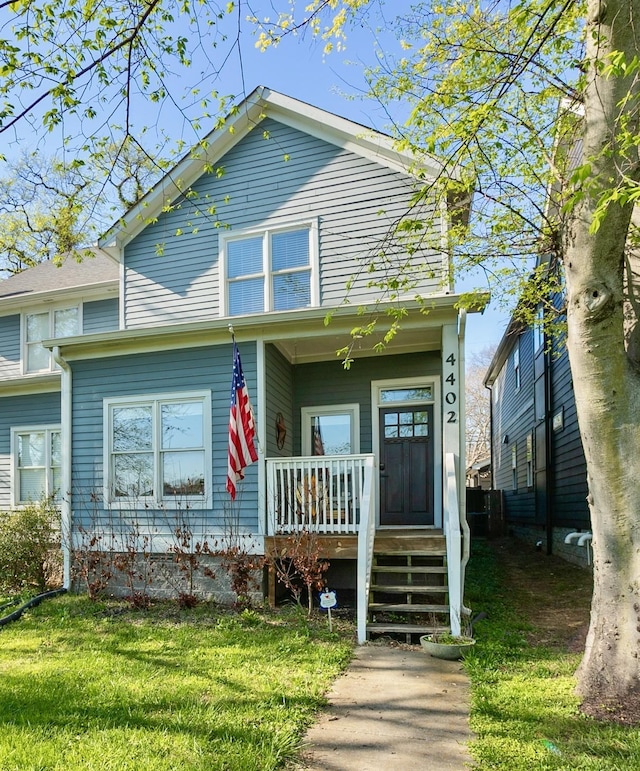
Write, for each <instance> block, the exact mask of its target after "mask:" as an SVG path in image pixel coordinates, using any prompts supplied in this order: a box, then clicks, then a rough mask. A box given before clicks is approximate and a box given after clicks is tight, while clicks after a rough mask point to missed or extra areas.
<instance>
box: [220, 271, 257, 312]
mask: <svg viewBox="0 0 640 771" xmlns="http://www.w3.org/2000/svg"><path fill="white" fill-rule="evenodd" d="M263 310H264V279H262V278H249V279H246V280H244V281H234V282H233V283H231V284H229V314H230V315H231V316H239V315H241V314H244V313H259V312H260V311H263Z"/></svg>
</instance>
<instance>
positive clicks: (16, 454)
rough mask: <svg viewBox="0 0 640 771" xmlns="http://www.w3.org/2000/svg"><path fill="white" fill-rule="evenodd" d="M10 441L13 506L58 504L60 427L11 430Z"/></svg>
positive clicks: (60, 466) (60, 455) (60, 453)
mask: <svg viewBox="0 0 640 771" xmlns="http://www.w3.org/2000/svg"><path fill="white" fill-rule="evenodd" d="M11 440H12V457H13V473H14V485H13V501H14V504H16V505H19V504H23V503H29V502H30V501H32V502H37V501H41V500H42V499H43V498H52V499H54V500H60V495H61V493H60V484H61V468H62V451H61V443H60V426H35V427H28V428H14V429H13V430H12V432H11Z"/></svg>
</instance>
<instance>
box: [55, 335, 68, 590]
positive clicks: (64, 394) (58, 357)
mask: <svg viewBox="0 0 640 771" xmlns="http://www.w3.org/2000/svg"><path fill="white" fill-rule="evenodd" d="M53 358H54V361H55V362H56V364H57V365H58V366H59V367H60V369H61V370H62V380H61V393H60V424H61V429H62V430H61V444H62V503H61V511H60V514H61V520H60V530H61V533H60V534H61V540H62V558H63V583H62V585H63V586H64V588H65V589H70V588H71V551H72V548H71V547H72V544H71V538H72V535H71V367H70V366H69V363H68V362H67V361H66V359H64V358H63V357H62V354H61V353H60V347H59V346H57V345H56V346H54V348H53Z"/></svg>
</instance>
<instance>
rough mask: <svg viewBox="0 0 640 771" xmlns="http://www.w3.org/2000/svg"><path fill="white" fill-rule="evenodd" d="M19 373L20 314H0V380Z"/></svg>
mask: <svg viewBox="0 0 640 771" xmlns="http://www.w3.org/2000/svg"><path fill="white" fill-rule="evenodd" d="M19 374H20V315H19V314H16V315H15V316H0V380H2V379H4V378H9V377H15V376H16V375H19Z"/></svg>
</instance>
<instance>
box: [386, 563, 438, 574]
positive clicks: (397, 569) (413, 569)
mask: <svg viewBox="0 0 640 771" xmlns="http://www.w3.org/2000/svg"><path fill="white" fill-rule="evenodd" d="M371 572H372V573H446V572H447V568H446V567H445V566H443V565H372V566H371Z"/></svg>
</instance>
